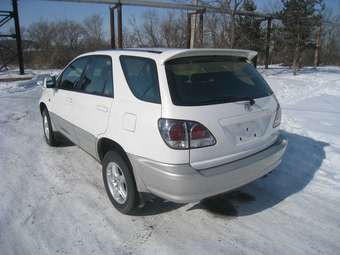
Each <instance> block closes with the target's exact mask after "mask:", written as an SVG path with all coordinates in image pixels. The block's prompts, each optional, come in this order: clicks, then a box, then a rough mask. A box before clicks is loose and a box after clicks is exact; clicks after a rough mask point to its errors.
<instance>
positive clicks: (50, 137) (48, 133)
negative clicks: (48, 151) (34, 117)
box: [41, 108, 57, 146]
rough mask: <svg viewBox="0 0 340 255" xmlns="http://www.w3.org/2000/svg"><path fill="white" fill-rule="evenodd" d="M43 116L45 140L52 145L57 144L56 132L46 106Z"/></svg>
mask: <svg viewBox="0 0 340 255" xmlns="http://www.w3.org/2000/svg"><path fill="white" fill-rule="evenodd" d="M41 116H42V124H43V131H44V137H45V141H46V143H47V144H48V145H50V146H56V145H57V140H56V138H55V133H54V131H53V128H52V123H51V119H50V115H49V114H48V110H47V109H46V108H45V109H44V110H43V112H42V114H41Z"/></svg>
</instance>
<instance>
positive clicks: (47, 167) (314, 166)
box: [0, 66, 340, 255]
mask: <svg viewBox="0 0 340 255" xmlns="http://www.w3.org/2000/svg"><path fill="white" fill-rule="evenodd" d="M49 72H50V71H40V70H38V71H34V73H35V74H37V73H39V75H40V76H35V78H34V80H33V81H27V82H5V83H0V108H1V111H0V177H1V178H0V251H1V252H0V253H1V254H5V255H11V254H91V253H93V254H337V253H339V250H340V185H339V184H340V174H339V173H340V69H339V68H338V67H332V66H329V67H320V68H318V69H317V70H315V69H313V68H304V69H303V70H301V71H300V73H299V74H298V75H297V76H293V74H292V71H291V70H289V69H287V68H286V67H282V66H272V67H271V68H270V69H269V70H264V69H262V68H260V72H261V73H262V74H263V75H264V77H265V79H266V80H267V81H268V82H269V83H270V85H271V87H272V88H273V90H274V91H275V93H276V95H277V97H278V99H279V101H280V102H281V106H282V110H283V119H282V126H281V127H282V132H283V134H284V135H285V136H286V137H287V138H288V140H289V145H288V148H287V152H286V154H285V156H284V159H283V162H282V164H281V165H280V166H279V167H278V168H277V169H276V170H275V171H274V172H273V173H272V174H271V175H269V176H267V177H266V178H263V179H260V180H258V181H256V182H254V183H251V184H249V185H247V186H245V187H243V188H241V189H239V190H237V191H235V192H232V193H230V194H227V195H224V196H222V197H220V198H216V199H215V200H212V201H209V202H201V203H196V204H186V205H177V204H174V203H170V202H166V201H162V200H161V199H156V200H155V201H154V202H153V203H147V204H146V206H145V207H144V208H143V210H141V212H140V215H139V216H125V215H121V214H120V213H118V212H117V211H116V210H115V209H114V208H113V207H112V205H111V204H110V202H109V199H108V198H107V197H106V194H105V191H104V188H103V184H102V177H101V167H100V165H99V164H98V163H96V162H95V161H94V160H93V159H92V158H91V157H89V156H88V155H87V154H86V153H85V152H83V151H82V150H80V149H79V148H77V147H76V146H72V145H70V144H68V143H65V144H64V145H63V146H60V147H57V148H51V147H49V146H47V145H46V143H45V141H44V138H43V135H42V128H41V117H40V114H39V111H38V99H39V95H40V93H41V88H40V87H39V86H37V85H36V81H38V80H41V79H42V77H43V74H45V73H49Z"/></svg>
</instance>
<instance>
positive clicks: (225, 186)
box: [129, 137, 288, 203]
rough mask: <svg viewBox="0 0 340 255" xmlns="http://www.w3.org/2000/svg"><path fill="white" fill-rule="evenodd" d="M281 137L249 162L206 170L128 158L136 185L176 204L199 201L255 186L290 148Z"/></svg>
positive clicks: (254, 155) (253, 156) (244, 160)
mask: <svg viewBox="0 0 340 255" xmlns="http://www.w3.org/2000/svg"><path fill="white" fill-rule="evenodd" d="M287 144H288V142H287V140H286V139H285V138H283V137H279V138H278V140H277V141H276V142H275V143H274V144H272V145H271V146H270V147H268V148H267V149H265V150H263V151H260V152H258V153H256V154H253V155H251V156H248V157H246V158H243V159H240V160H237V161H233V162H230V163H227V164H223V165H220V166H217V167H213V168H208V169H204V170H197V169H194V168H192V167H191V166H190V165H189V164H185V165H171V164H164V163H160V162H157V161H153V160H149V159H145V158H141V157H137V156H134V155H129V158H130V160H131V163H132V165H133V167H134V171H135V175H138V176H136V179H137V185H138V186H141V183H142V186H143V187H144V188H143V189H144V191H148V192H151V193H153V194H155V195H157V196H159V197H162V198H164V199H167V200H169V201H173V202H177V203H188V202H196V201H200V200H202V199H204V198H207V197H211V196H215V195H218V194H221V193H224V192H227V191H229V190H232V189H235V188H238V187H240V186H243V185H245V184H247V183H249V182H252V181H254V180H256V179H258V178H260V177H262V176H264V175H266V174H267V173H269V172H271V171H272V170H273V169H274V168H276V167H277V166H278V165H279V164H280V162H281V158H282V156H283V154H284V152H285V150H286V147H287Z"/></svg>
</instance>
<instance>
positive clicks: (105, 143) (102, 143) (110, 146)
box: [97, 137, 148, 192]
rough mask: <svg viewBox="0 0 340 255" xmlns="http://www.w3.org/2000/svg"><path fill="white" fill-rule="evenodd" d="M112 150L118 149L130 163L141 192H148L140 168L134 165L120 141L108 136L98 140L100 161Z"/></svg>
mask: <svg viewBox="0 0 340 255" xmlns="http://www.w3.org/2000/svg"><path fill="white" fill-rule="evenodd" d="M110 150H115V151H117V152H118V153H119V154H120V155H121V156H122V157H123V159H125V160H126V162H127V164H128V165H129V167H130V168H131V170H132V173H133V177H134V180H135V183H136V186H137V190H138V191H139V192H148V190H147V188H146V186H145V184H144V181H143V179H142V177H141V176H140V174H139V171H138V169H136V167H133V164H132V162H131V161H130V159H129V157H128V154H127V153H126V151H125V150H124V149H123V147H122V146H121V145H120V144H119V143H117V142H115V141H113V140H111V139H110V138H107V137H102V138H100V139H99V140H98V142H97V154H98V159H99V161H100V162H102V161H103V158H104V156H105V153H107V152H108V151H110Z"/></svg>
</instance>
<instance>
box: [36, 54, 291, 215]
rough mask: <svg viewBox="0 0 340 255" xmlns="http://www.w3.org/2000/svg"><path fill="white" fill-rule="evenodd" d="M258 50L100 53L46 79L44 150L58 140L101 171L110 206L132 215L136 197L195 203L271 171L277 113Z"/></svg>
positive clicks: (277, 149)
mask: <svg viewBox="0 0 340 255" xmlns="http://www.w3.org/2000/svg"><path fill="white" fill-rule="evenodd" d="M255 56H256V52H253V51H246V50H217V49H195V50H188V49H166V50H163V49H139V50H137V49H129V50H109V51H98V52H92V53H87V54H84V55H81V56H79V57H77V58H76V59H74V60H73V61H71V63H69V64H68V65H67V66H66V68H65V69H64V70H63V71H62V72H61V74H60V75H59V76H58V77H57V78H56V77H51V78H48V79H46V80H45V81H44V89H43V93H42V97H41V100H40V110H41V114H42V118H43V128H44V134H45V138H46V141H47V143H48V144H50V145H55V144H56V143H57V141H56V139H57V137H56V132H60V133H62V134H63V135H64V136H66V137H67V138H69V139H70V140H71V141H72V142H74V143H75V144H77V145H79V147H81V148H82V149H83V150H85V151H86V152H88V153H89V154H90V155H92V156H93V157H95V158H96V159H97V160H98V162H100V163H101V164H102V166H103V179H104V184H105V188H106V191H107V193H108V196H109V198H110V200H111V202H112V204H113V205H114V206H115V207H116V208H117V209H118V210H119V211H121V212H122V213H131V212H133V210H134V209H135V208H136V207H137V206H139V205H140V204H141V203H142V201H143V198H144V194H154V195H157V196H159V197H162V198H164V199H167V200H170V201H174V202H177V203H188V202H195V201H199V200H202V199H204V198H208V197H211V196H215V195H217V194H221V193H224V192H227V191H229V190H232V189H235V188H237V187H240V186H242V185H244V184H246V183H249V182H251V181H254V180H255V179H258V178H259V177H261V176H264V175H266V174H267V173H269V172H271V171H272V170H273V169H274V168H275V167H277V166H278V164H279V163H280V162H281V158H282V156H283V154H284V151H285V149H286V146H287V141H286V139H284V138H282V137H281V136H280V135H279V125H280V121H281V109H280V105H279V103H278V101H277V99H276V97H275V96H274V94H273V92H272V90H271V89H270V87H269V86H268V84H267V83H266V81H265V80H264V79H263V78H262V77H261V75H260V74H259V73H258V72H257V71H256V69H255V68H254V66H253V65H252V63H251V59H253V58H254V57H255Z"/></svg>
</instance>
